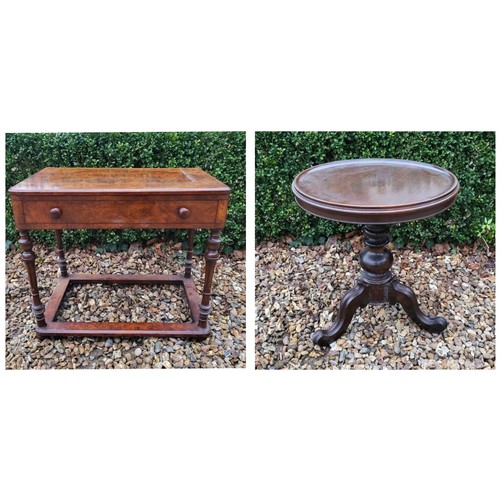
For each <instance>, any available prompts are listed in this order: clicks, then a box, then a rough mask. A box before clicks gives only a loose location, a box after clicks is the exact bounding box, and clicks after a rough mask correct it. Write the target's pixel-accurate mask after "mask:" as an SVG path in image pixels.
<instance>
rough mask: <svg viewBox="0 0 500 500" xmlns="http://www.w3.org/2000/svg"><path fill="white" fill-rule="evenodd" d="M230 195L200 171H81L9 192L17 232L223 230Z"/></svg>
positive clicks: (62, 171)
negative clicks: (163, 229) (145, 229)
mask: <svg viewBox="0 0 500 500" xmlns="http://www.w3.org/2000/svg"><path fill="white" fill-rule="evenodd" d="M230 191H231V190H230V188H229V187H228V186H226V185H225V184H224V183H222V182H220V181H218V180H217V179H215V178H214V177H212V176H211V175H209V174H207V173H206V172H204V171H203V170H201V169H199V168H79V167H72V168H65V167H60V168H54V167H48V168H45V169H43V170H41V171H40V172H37V173H36V174H34V175H32V176H31V177H29V178H28V179H26V180H24V181H22V182H20V183H19V184H17V185H15V186H13V187H12V188H11V189H10V190H9V192H10V196H11V200H12V206H13V209H14V218H15V221H16V226H17V228H18V229H120V228H151V229H152V228H178V229H192V228H200V229H202V228H207V229H217V228H220V229H222V228H223V227H224V224H225V220H226V212H227V205H228V200H229V193H230Z"/></svg>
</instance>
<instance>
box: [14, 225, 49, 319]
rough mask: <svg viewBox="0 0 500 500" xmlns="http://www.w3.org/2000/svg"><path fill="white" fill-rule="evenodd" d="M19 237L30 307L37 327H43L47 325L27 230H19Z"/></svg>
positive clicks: (31, 242)
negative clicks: (28, 288) (27, 282)
mask: <svg viewBox="0 0 500 500" xmlns="http://www.w3.org/2000/svg"><path fill="white" fill-rule="evenodd" d="M19 234H20V235H21V238H20V239H19V244H20V245H21V248H22V250H23V253H22V254H21V259H22V260H23V262H24V264H25V265H26V270H27V271H28V280H29V283H30V293H31V309H32V310H33V314H34V315H35V321H36V324H37V327H40V328H43V327H45V326H47V324H46V323H45V317H44V311H45V307H44V306H43V304H42V301H41V300H40V292H39V290H38V283H37V280H36V267H35V258H36V256H35V252H33V241H32V240H31V238H30V235H29V234H28V231H19Z"/></svg>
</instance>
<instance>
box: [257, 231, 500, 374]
mask: <svg viewBox="0 0 500 500" xmlns="http://www.w3.org/2000/svg"><path fill="white" fill-rule="evenodd" d="M361 248H362V241H361V236H356V237H355V238H353V239H352V240H349V241H344V242H337V241H336V238H331V239H330V240H329V241H328V242H327V244H326V245H323V246H313V247H304V246H303V247H297V248H291V247H290V246H289V245H288V244H287V243H285V242H281V243H274V242H268V243H264V244H261V245H260V246H259V247H258V248H257V262H256V317H257V337H256V368H257V369H491V368H495V264H494V258H495V257H494V253H491V254H490V255H489V256H487V255H486V254H485V253H484V252H482V251H477V249H475V248H472V247H465V248H458V249H453V248H450V247H449V246H448V245H447V244H444V245H436V247H435V248H434V249H433V250H432V251H421V252H415V251H413V250H411V249H399V250H394V267H393V269H394V271H395V273H397V274H398V275H399V276H400V278H401V282H403V283H406V284H408V285H409V286H411V287H412V288H413V290H414V291H415V292H416V294H417V297H418V300H419V303H420V305H421V307H422V310H423V312H424V313H426V314H431V315H441V316H444V317H445V318H446V319H447V320H448V322H449V326H448V328H447V329H446V330H445V332H444V333H443V334H430V333H428V332H425V331H423V330H421V329H420V328H419V327H418V326H417V325H416V324H414V323H413V322H412V321H411V320H410V319H409V318H408V317H407V315H406V313H405V312H404V311H403V310H402V308H401V306H399V305H394V306H391V305H389V304H384V305H369V306H367V307H366V308H364V309H363V308H361V309H358V310H357V312H356V314H355V315H354V317H353V320H352V323H351V325H350V327H349V329H348V330H347V332H346V333H345V334H344V336H343V337H341V338H340V339H338V340H337V341H336V342H334V343H333V344H332V345H331V346H330V347H328V348H321V347H319V346H316V345H314V344H313V343H312V341H311V340H310V335H311V333H312V332H313V331H315V330H317V329H318V328H325V327H326V326H330V325H331V323H332V322H333V319H334V318H335V315H336V313H337V310H338V306H339V302H340V298H341V297H342V295H343V294H344V293H345V292H346V291H347V290H348V289H349V288H351V287H352V286H354V283H355V278H356V276H357V274H358V272H359V270H360V267H359V263H358V262H357V257H358V255H359V250H360V249H361Z"/></svg>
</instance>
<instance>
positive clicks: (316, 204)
mask: <svg viewBox="0 0 500 500" xmlns="http://www.w3.org/2000/svg"><path fill="white" fill-rule="evenodd" d="M292 190H293V193H294V195H295V199H296V201H297V203H298V204H299V205H300V206H301V207H302V208H303V209H304V210H306V211H308V212H311V213H312V214H314V215H317V216H319V217H324V218H326V219H332V220H336V221H339V222H348V223H353V224H394V223H398V222H408V221H412V220H417V219H423V218H426V217H430V216H432V215H435V214H438V213H440V212H443V211H444V210H446V209H447V208H449V207H450V206H451V205H453V203H454V202H455V199H456V197H457V195H458V191H459V184H458V180H457V178H456V177H455V176H454V175H453V174H452V173H451V172H449V171H448V170H445V169H443V168H441V167H437V166H435V165H430V164H428V163H422V162H415V161H408V160H393V159H363V160H343V161H336V162H333V163H325V164H324V165H318V166H315V167H311V168H310V169H308V170H305V171H304V172H302V173H300V174H299V175H298V176H297V177H296V178H295V180H294V181H293V184H292Z"/></svg>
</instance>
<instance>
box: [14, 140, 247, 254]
mask: <svg viewBox="0 0 500 500" xmlns="http://www.w3.org/2000/svg"><path fill="white" fill-rule="evenodd" d="M47 166H51V167H63V166H64V167H77V166H81V167H157V168H161V167H199V168H201V169H203V170H205V171H206V172H208V173H210V174H211V175H213V176H214V177H216V178H217V179H219V180H221V181H222V182H225V183H226V184H227V185H228V186H230V187H231V189H232V193H231V198H230V201H229V211H228V218H227V224H226V228H225V230H224V231H223V233H222V244H223V247H224V250H225V251H226V252H227V251H230V250H231V249H235V248H242V247H244V246H245V225H246V221H245V133H244V132H181V133H81V134H80V133H79V134H69V133H62V134H7V135H6V187H7V189H8V188H10V187H11V186H13V185H14V184H16V183H18V182H20V181H22V180H23V179H26V178H27V177H28V176H30V175H32V174H34V173H35V172H37V171H38V170H41V169H42V168H44V167H47ZM7 198H9V196H8V193H7ZM6 216H7V220H6V233H7V234H6V237H7V240H8V241H9V240H10V241H16V240H17V239H18V234H17V231H16V228H15V225H14V220H13V217H12V207H11V204H10V201H9V199H8V200H7V203H6ZM33 233H34V234H35V237H36V240H37V241H42V242H45V243H47V244H53V241H54V240H53V238H54V237H53V234H52V233H53V232H52V231H36V232H35V231H34V232H33ZM184 233H185V232H184ZM158 235H160V236H161V237H164V238H172V239H174V238H175V239H179V238H182V237H184V235H183V234H182V235H181V234H179V233H178V232H177V233H173V232H172V231H157V230H123V231H121V232H120V231H103V230H89V231H82V230H74V231H65V234H64V241H65V244H66V245H67V246H70V245H86V244H90V243H96V244H98V245H105V246H106V247H107V248H110V249H114V248H116V247H118V248H120V247H123V246H125V245H126V244H130V243H132V242H133V241H146V240H148V239H150V238H152V237H154V236H158ZM205 239H206V232H205V231H203V232H198V234H197V236H196V247H197V248H202V247H203V246H204V240H205Z"/></svg>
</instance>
